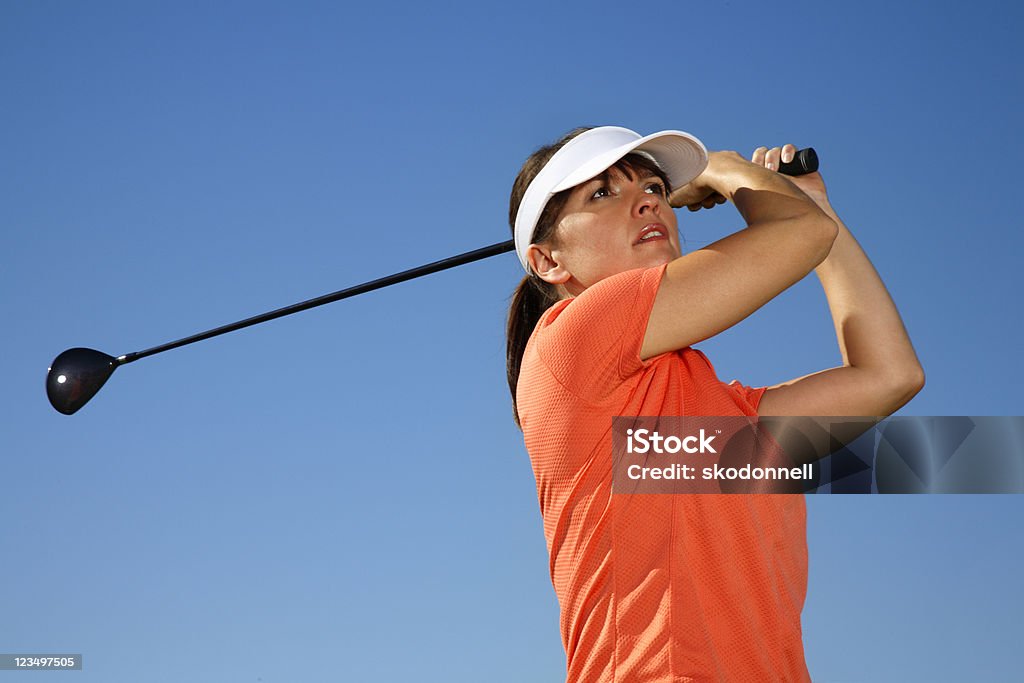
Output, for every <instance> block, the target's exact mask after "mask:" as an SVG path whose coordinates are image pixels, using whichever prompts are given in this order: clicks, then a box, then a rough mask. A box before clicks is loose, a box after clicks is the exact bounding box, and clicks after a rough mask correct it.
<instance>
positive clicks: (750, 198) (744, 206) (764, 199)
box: [707, 152, 827, 225]
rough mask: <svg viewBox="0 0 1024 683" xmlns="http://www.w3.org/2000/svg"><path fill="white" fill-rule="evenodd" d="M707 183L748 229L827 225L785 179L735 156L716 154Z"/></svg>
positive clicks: (803, 194)
mask: <svg viewBox="0 0 1024 683" xmlns="http://www.w3.org/2000/svg"><path fill="white" fill-rule="evenodd" d="M707 180H708V184H709V185H710V186H711V187H713V188H714V189H715V190H716V191H717V192H719V193H720V194H722V195H723V196H725V198H726V199H729V200H731V201H732V202H733V203H734V204H735V205H736V209H737V210H738V211H739V212H740V215H741V216H743V219H744V220H745V221H746V222H747V225H754V224H755V223H773V222H778V221H786V220H794V219H797V220H801V219H803V220H807V221H810V222H815V221H816V222H817V224H819V225H821V224H825V223H827V221H825V220H824V216H823V212H822V211H821V209H820V208H819V207H818V205H817V204H816V203H815V202H814V201H813V199H812V198H810V197H808V196H807V195H806V194H805V193H804V192H803V190H801V189H800V188H798V187H797V186H796V185H794V184H793V183H792V182H791V181H790V180H789V179H788V178H786V176H784V175H781V174H779V173H776V172H774V171H771V170H769V169H767V168H764V167H763V166H759V165H757V164H753V163H751V162H749V161H747V160H746V159H744V158H743V157H741V156H740V155H739V154H736V153H735V152H713V153H712V156H711V160H710V162H709V165H708V178H707Z"/></svg>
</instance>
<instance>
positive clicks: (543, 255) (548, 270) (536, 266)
mask: <svg viewBox="0 0 1024 683" xmlns="http://www.w3.org/2000/svg"><path fill="white" fill-rule="evenodd" d="M526 261H527V262H528V263H529V264H530V267H531V268H532V269H533V272H535V273H537V275H538V276H539V277H540V279H541V280H544V281H545V282H548V283H550V284H553V285H564V284H565V283H566V282H568V281H569V278H571V277H572V273H570V272H569V271H568V270H566V269H565V266H564V265H563V264H562V263H561V262H560V261H559V260H558V258H556V257H555V256H554V255H553V254H552V252H551V247H549V246H547V245H543V244H531V245H530V247H529V248H528V249H527V250H526Z"/></svg>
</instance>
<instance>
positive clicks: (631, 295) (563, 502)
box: [516, 266, 810, 683]
mask: <svg viewBox="0 0 1024 683" xmlns="http://www.w3.org/2000/svg"><path fill="white" fill-rule="evenodd" d="M664 270H665V266H659V267H656V268H650V269H641V270H632V271H628V272H625V273H620V274H618V275H615V276H613V277H610V278H607V279H605V280H602V281H601V282H599V283H597V284H595V285H594V286H592V287H590V288H589V289H587V290H586V291H585V292H583V294H581V295H580V296H578V297H576V298H575V299H569V300H565V301H561V302H559V303H558V304H556V305H555V306H553V307H552V308H551V309H549V310H548V311H547V312H546V313H545V314H544V316H543V317H542V318H541V320H540V322H539V323H538V324H537V328H536V329H535V330H534V332H533V336H532V337H531V338H530V341H529V343H528V344H527V347H526V352H525V354H524V356H523V364H522V369H521V372H520V376H519V385H518V387H517V396H516V398H517V403H518V407H519V416H520V421H521V423H522V427H523V435H524V440H525V443H526V448H527V450H528V451H529V453H530V459H531V462H532V463H533V469H534V474H535V477H536V480H537V492H538V496H539V498H540V508H541V514H542V516H543V518H544V535H545V537H546V538H547V545H548V551H549V553H550V558H551V559H550V566H551V579H552V583H553V584H554V587H555V593H556V595H557V596H558V602H559V606H560V608H561V631H562V641H563V644H564V646H565V652H566V658H567V680H568V681H570V682H571V683H582V682H587V683H597V682H598V681H601V682H611V681H628V682H629V683H646V682H649V681H658V682H661V681H665V682H669V681H671V682H673V683H678V682H681V681H687V682H694V683H697V682H699V683H705V682H707V681H739V682H747V681H750V682H751V683H754V682H756V683H763V682H768V681H786V682H787V683H789V682H792V681H810V676H809V674H808V672H807V667H806V664H805V663H804V653H803V641H802V634H801V627H800V612H801V610H802V609H803V604H804V597H805V595H806V590H807V540H806V535H807V534H806V508H805V504H804V498H803V496H802V495H782V494H776V495H767V494H761V495H743V494H693V495H671V494H661V495H659V494H647V495H630V494H615V495H612V417H613V416H615V415H756V414H757V404H758V402H759V401H760V399H761V395H762V394H763V393H764V389H763V388H762V389H751V388H749V387H745V386H743V385H741V384H739V383H737V382H733V383H732V384H725V383H724V382H722V381H720V380H719V379H718V378H717V377H716V376H715V371H714V369H713V368H712V367H711V364H710V363H709V362H708V360H707V358H705V356H704V355H703V354H702V353H701V352H700V351H697V350H695V349H692V348H685V349H682V350H680V351H674V352H671V353H665V354H662V355H660V356H657V357H655V358H651V359H648V360H646V361H642V360H641V359H640V356H639V352H640V346H641V343H642V342H643V336H644V332H645V330H646V328H647V319H648V316H649V315H650V311H651V307H652V305H653V303H654V296H655V294H656V293H657V289H658V284H659V283H660V281H661V276H662V274H663V273H664Z"/></svg>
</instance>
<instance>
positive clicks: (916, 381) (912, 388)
mask: <svg viewBox="0 0 1024 683" xmlns="http://www.w3.org/2000/svg"><path fill="white" fill-rule="evenodd" d="M924 382H925V377H924V368H922V367H921V364H920V363H917V362H915V363H913V364H911V365H909V366H907V367H903V368H899V369H894V370H893V371H892V372H890V373H888V381H887V387H886V389H887V391H886V393H887V394H888V395H889V397H890V402H891V403H890V405H891V406H892V408H891V410H890V411H889V412H888V413H887V414H890V415H891V414H892V413H894V412H896V411H897V410H899V409H900V408H902V407H903V406H905V405H906V404H907V403H909V402H910V400H911V399H912V398H914V397H915V396H917V395H918V394H919V393H920V392H921V390H922V389H924Z"/></svg>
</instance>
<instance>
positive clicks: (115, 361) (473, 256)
mask: <svg viewBox="0 0 1024 683" xmlns="http://www.w3.org/2000/svg"><path fill="white" fill-rule="evenodd" d="M817 170H818V156H817V154H815V152H814V149H812V148H807V149H802V150H799V151H798V152H797V153H796V155H795V157H794V158H793V161H791V162H788V163H783V164H781V165H780V167H779V172H780V173H783V174H785V175H794V176H795V175H804V174H806V173H813V172H814V171H817ZM514 249H515V242H514V241H513V240H508V241H507V242H499V243H497V244H492V245H490V246H489V247H483V248H481V249H475V250H473V251H467V252H466V253H464V254H459V255H457V256H452V257H449V258H446V259H442V260H440V261H434V262H433V263H428V264H426V265H423V266H419V267H418V268H411V269H409V270H404V271H402V272H400V273H395V274H394V275H388V276H386V277H382V278H378V279H376V280H371V281H370V282H364V283H363V284H361V285H355V286H353V287H348V288H346V289H342V290H339V291H337V292H332V293H331V294H324V295H323V296H319V297H316V298H315V299H308V300H306V301H301V302H299V303H297V304H292V305H291V306H286V307H284V308H278V309H276V310H273V311H269V312H267V313H263V314H260V315H256V316H253V317H251V318H246V319H244V320H239V321H238V322H234V323H230V324H228V325H222V326H221V327H217V328H214V329H212V330H207V331H205V332H200V333H198V334H194V335H192V336H191V337H185V338H184V339H179V340H177V341H173V342H169V343H167V344H162V345H160V346H154V347H153V348H150V349H146V350H144V351H134V352H132V353H127V354H125V355H123V356H117V357H116V358H115V357H114V356H110V355H107V354H105V353H103V352H102V351H97V350H95V349H87V348H81V347H78V348H73V349H68V350H67V351H64V352H63V353H61V354H60V355H59V356H57V357H56V358H54V359H53V362H52V363H51V364H50V367H49V368H48V369H47V371H46V396H47V398H49V399H50V405H52V406H53V407H54V408H55V409H56V410H57V411H58V412H61V413H63V414H65V415H71V414H73V413H75V412H76V411H78V410H79V409H80V408H81V407H82V406H84V405H85V404H86V403H88V402H89V399H91V398H92V397H93V396H95V395H96V392H97V391H99V390H100V389H101V388H102V387H103V385H104V383H106V381H107V380H108V379H110V376H111V375H112V374H114V370H116V369H117V368H118V367H120V366H122V365H126V364H128V363H132V362H134V361H137V360H139V359H140V358H145V357H146V356H153V355H155V354H158V353H162V352H164V351H170V350H171V349H176V348H178V347H180V346H185V345H187V344H192V343H195V342H198V341H203V340H204V339H210V338H211V337H216V336H219V335H222V334H227V333H228V332H234V331H235V330H240V329H242V328H243V327H250V326H252V325H258V324H259V323H263V322H267V321H268V320H274V319H275V318H281V317H283V316H286V315H291V314H292V313H298V312H299V311H305V310H308V309H310V308H314V307H316V306H322V305H324V304H329V303H332V302H335V301H340V300H341V299H347V298H348V297H352V296H356V295H357V294H364V293H366V292H371V291H373V290H375V289H381V288H382V287H387V286H389V285H394V284H397V283H399V282H405V281H406V280H412V279H413V278H417V277H421V276H423V275H429V274H431V273H436V272H438V271H442V270H447V269H449V268H454V267H456V266H461V265H464V264H466V263H472V262H473V261H479V260H481V259H485V258H488V257H491V256H495V255H497V254H503V253H505V252H508V251H513V250H514Z"/></svg>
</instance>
